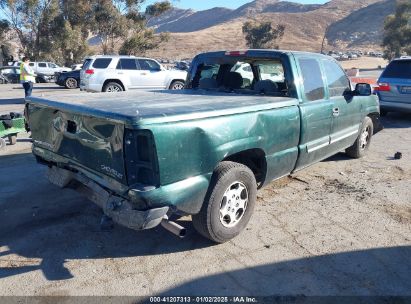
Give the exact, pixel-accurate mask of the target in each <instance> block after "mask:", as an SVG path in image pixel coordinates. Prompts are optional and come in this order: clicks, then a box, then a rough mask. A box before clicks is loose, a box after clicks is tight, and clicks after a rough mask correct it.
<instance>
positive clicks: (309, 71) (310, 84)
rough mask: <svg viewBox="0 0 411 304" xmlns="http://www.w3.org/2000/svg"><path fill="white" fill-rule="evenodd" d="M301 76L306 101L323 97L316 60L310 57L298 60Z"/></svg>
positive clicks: (321, 81)
mask: <svg viewBox="0 0 411 304" xmlns="http://www.w3.org/2000/svg"><path fill="white" fill-rule="evenodd" d="M298 62H299V64H300V68H301V72H302V76H303V83H304V94H305V97H306V99H307V100H308V101H314V100H320V99H324V97H325V91H324V82H323V78H322V74H321V69H320V65H319V63H318V61H317V60H316V59H311V58H300V59H299V60H298Z"/></svg>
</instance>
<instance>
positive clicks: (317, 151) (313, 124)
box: [295, 55, 333, 170]
mask: <svg viewBox="0 0 411 304" xmlns="http://www.w3.org/2000/svg"><path fill="white" fill-rule="evenodd" d="M295 58H296V63H297V66H298V72H299V79H300V81H299V83H300V95H301V99H302V103H301V104H300V114H301V135H300V144H299V153H300V155H299V158H298V161H297V165H296V168H295V170H299V169H302V168H304V167H306V166H308V165H310V164H312V163H315V162H317V161H319V160H322V159H324V158H325V157H327V156H328V155H330V133H331V126H332V120H333V115H332V109H333V102H332V101H330V100H329V99H328V98H327V97H326V90H325V81H324V77H323V74H322V72H321V67H320V61H319V60H317V59H316V58H315V57H311V56H310V57H309V56H305V55H295Z"/></svg>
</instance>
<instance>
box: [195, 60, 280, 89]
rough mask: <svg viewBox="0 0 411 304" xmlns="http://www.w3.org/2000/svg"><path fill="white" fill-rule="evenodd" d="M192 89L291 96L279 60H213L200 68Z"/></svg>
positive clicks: (197, 70)
mask: <svg viewBox="0 0 411 304" xmlns="http://www.w3.org/2000/svg"><path fill="white" fill-rule="evenodd" d="M213 61H218V62H213ZM192 88H193V89H201V90H214V91H220V92H233V93H238V94H261V95H271V96H288V90H287V84H286V80H285V75H284V67H283V64H282V63H281V61H280V60H279V59H271V60H255V59H254V60H251V59H250V60H247V59H244V60H233V59H232V58H223V59H222V58H218V59H214V60H212V59H210V60H209V61H205V62H203V63H199V64H197V67H196V70H195V74H194V75H193V78H192Z"/></svg>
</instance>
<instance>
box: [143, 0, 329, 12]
mask: <svg viewBox="0 0 411 304" xmlns="http://www.w3.org/2000/svg"><path fill="white" fill-rule="evenodd" d="M288 1H290V2H298V3H304V4H324V3H326V2H328V1H329V0H288ZM153 2H156V1H155V0H147V4H150V3H153ZM171 2H172V3H173V4H174V6H176V7H179V8H186V9H187V8H192V9H194V10H204V9H209V8H212V7H216V6H222V7H228V8H238V7H240V6H241V5H243V4H246V3H248V2H252V0H174V1H173V0H171Z"/></svg>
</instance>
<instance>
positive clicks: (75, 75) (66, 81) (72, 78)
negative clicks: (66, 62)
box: [56, 70, 80, 89]
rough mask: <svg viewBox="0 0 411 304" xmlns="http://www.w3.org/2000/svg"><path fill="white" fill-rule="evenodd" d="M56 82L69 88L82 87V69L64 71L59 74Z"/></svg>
mask: <svg viewBox="0 0 411 304" xmlns="http://www.w3.org/2000/svg"><path fill="white" fill-rule="evenodd" d="M56 84H58V85H59V86H62V87H66V88H67V89H77V88H79V87H80V70H75V71H70V72H63V73H60V74H58V76H57V80H56Z"/></svg>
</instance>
